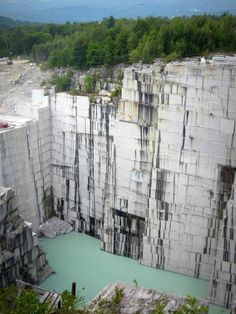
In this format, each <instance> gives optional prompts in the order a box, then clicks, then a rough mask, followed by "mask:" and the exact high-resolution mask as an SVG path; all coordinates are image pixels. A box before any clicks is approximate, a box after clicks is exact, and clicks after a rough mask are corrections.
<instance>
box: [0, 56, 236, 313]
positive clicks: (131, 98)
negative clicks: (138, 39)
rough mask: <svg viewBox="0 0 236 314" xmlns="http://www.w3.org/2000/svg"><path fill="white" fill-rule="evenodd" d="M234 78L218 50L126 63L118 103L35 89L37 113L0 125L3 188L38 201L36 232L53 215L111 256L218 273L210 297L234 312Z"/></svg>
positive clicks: (235, 64)
mask: <svg viewBox="0 0 236 314" xmlns="http://www.w3.org/2000/svg"><path fill="white" fill-rule="evenodd" d="M235 77H236V58H235V57H224V58H223V57H218V58H217V57H215V58H213V60H211V61H210V62H208V61H205V60H204V59H203V60H202V61H201V62H200V61H197V60H192V61H191V60H189V61H186V62H176V63H171V64H168V65H167V66H165V67H164V66H163V65H162V64H153V65H150V66H144V65H138V66H136V67H131V68H128V69H126V70H125V73H124V80H123V89H122V99H121V100H120V102H119V105H118V106H116V105H114V104H113V103H112V102H111V100H109V98H108V97H102V96H100V97H95V98H89V97H84V96H71V95H67V94H63V93H62V94H57V95H53V94H51V95H49V96H44V94H43V92H42V91H35V92H34V94H33V103H32V107H31V108H30V110H28V109H27V110H26V109H25V110H24V115H26V113H27V116H28V118H29V119H33V118H34V120H32V121H30V122H28V123H27V124H24V125H22V126H21V127H20V128H18V130H17V131H16V128H15V129H13V130H9V128H8V130H6V129H4V131H2V133H1V131H0V143H1V145H2V146H1V147H3V148H2V149H1V151H4V152H5V153H4V154H5V155H4V154H3V153H1V154H2V155H1V159H2V160H3V161H4V162H3V163H2V164H3V166H2V169H1V170H0V183H1V180H2V182H3V184H4V182H7V184H6V183H5V185H7V186H16V195H17V198H18V200H19V201H20V206H22V208H23V204H29V203H27V200H30V201H31V202H32V204H36V205H37V206H30V207H29V211H28V212H27V213H25V214H26V216H27V215H28V217H29V218H30V217H31V218H32V219H31V220H32V222H34V225H35V226H36V227H37V225H38V224H39V223H41V222H42V221H43V220H45V219H46V218H47V217H49V216H50V215H51V214H52V213H53V211H54V212H56V213H57V214H58V216H59V217H60V218H63V219H65V220H67V221H68V222H69V223H71V224H72V226H73V227H74V228H75V230H79V231H82V232H86V233H89V234H91V235H93V236H95V237H98V238H100V239H101V240H102V248H103V249H104V250H106V251H108V252H112V253H115V254H120V255H125V256H129V257H132V258H135V259H138V260H139V261H140V262H141V263H143V264H146V265H150V266H153V267H157V268H161V269H164V270H170V271H175V272H178V273H182V274H187V275H191V276H194V277H199V278H204V279H208V280H210V285H209V296H210V299H211V300H212V301H213V302H215V303H217V304H221V305H224V306H227V307H229V306H230V305H231V303H233V302H234V298H235V296H236V284H235V280H236V279H235V273H236V268H235V266H236V265H235V264H236V260H235V247H236V246H235V245H236V235H235V227H234V222H235V219H236V217H235V216H236V211H235V195H234V194H235V185H236V183H235V170H236V152H235V143H236V138H235V121H236V104H235V99H236V81H235ZM21 112H22V108H21ZM8 123H9V122H8ZM25 130H27V132H26V131H25ZM10 131H11V132H15V133H14V134H13V135H11V136H12V138H14V139H16V138H17V136H19V135H18V134H22V139H21V141H22V142H23V143H25V144H24V145H23V146H22V145H20V144H19V143H20V142H19V141H17V140H15V142H14V143H15V146H14V147H17V149H16V148H14V149H15V150H16V151H17V153H18V154H19V155H17V156H19V157H18V158H16V159H14V158H12V162H13V163H14V165H16V166H15V167H16V169H17V172H15V171H12V172H11V173H9V168H8V163H9V162H10V161H9V158H8V159H7V158H6V157H4V156H8V155H7V154H10V155H11V154H12V153H9V152H10V150H13V148H12V147H13V146H12V145H10V144H9V139H8V136H9V135H7V134H8V133H9V132H10ZM23 133H24V134H23ZM3 134H5V135H4V136H3ZM12 138H10V139H11V141H14V140H13V139H12ZM21 147H24V152H22V148H21ZM22 156H27V159H26V160H28V162H25V163H24V167H25V168H23V167H22V166H20V165H21V164H22V159H24V158H23V157H22ZM4 158H5V159H4ZM22 169H25V170H24V171H25V173H27V174H29V176H28V175H27V176H25V177H23V176H22V171H23V170H22ZM1 173H2V175H1ZM28 177H29V178H30V179H29V180H28V179H27V180H28V181H27V180H26V178H28ZM17 180H18V181H17ZM22 180H23V181H22ZM26 181H27V182H26ZM15 182H17V183H15ZM19 182H23V183H22V185H20V186H22V188H21V189H20V188H19ZM23 187H24V188H23ZM25 187H28V191H31V192H30V193H29V192H28V194H27V192H26V191H27V190H26V189H25ZM17 189H18V190H17ZM30 215H31V216H30ZM28 217H26V218H28Z"/></svg>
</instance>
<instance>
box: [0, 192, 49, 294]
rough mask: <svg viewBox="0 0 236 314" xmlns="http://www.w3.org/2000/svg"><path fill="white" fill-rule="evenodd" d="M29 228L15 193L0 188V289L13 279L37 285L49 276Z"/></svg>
mask: <svg viewBox="0 0 236 314" xmlns="http://www.w3.org/2000/svg"><path fill="white" fill-rule="evenodd" d="M29 225H30V224H29V223H26V222H24V220H23V218H22V217H21V216H20V215H19V211H18V209H17V207H16V199H15V194H14V192H13V191H12V190H11V189H5V188H2V187H0V256H1V258H0V288H2V287H5V286H6V285H8V284H10V283H12V282H13V281H14V280H15V279H16V278H18V279H22V280H25V281H28V282H31V283H38V282H40V281H42V280H43V279H44V278H45V276H47V275H48V274H49V273H50V268H49V267H48V265H47V262H46V260H45V254H44V253H43V252H42V251H41V250H40V248H39V247H38V245H37V235H36V234H34V233H32V230H31V228H30V227H29Z"/></svg>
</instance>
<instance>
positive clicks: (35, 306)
mask: <svg viewBox="0 0 236 314" xmlns="http://www.w3.org/2000/svg"><path fill="white" fill-rule="evenodd" d="M61 297H62V298H61V304H62V306H61V308H60V309H56V308H53V307H51V305H50V304H49V303H43V304H42V303H40V301H39V298H38V296H37V294H36V293H35V292H33V291H32V290H26V291H24V292H23V294H21V295H20V296H18V292H17V289H16V287H15V286H9V287H7V288H4V289H0V313H1V314H87V313H88V311H87V310H86V308H85V303H84V299H83V297H78V296H73V295H72V294H71V293H70V292H69V291H67V290H65V291H64V292H63V293H62V296H61ZM123 297H124V291H123V289H120V288H117V287H116V288H115V293H114V295H113V297H112V299H111V300H107V299H101V298H99V300H98V307H97V309H96V311H94V313H96V314H115V313H120V309H119V306H120V303H121V301H122V299H123ZM166 305H167V299H166V298H165V297H162V298H161V299H160V300H159V301H158V303H157V305H156V309H155V311H154V312H152V314H164V313H165V308H166ZM205 313H207V307H206V306H205V305H199V303H198V301H197V299H196V298H194V297H191V296H188V297H187V302H186V303H185V304H183V305H182V306H181V307H180V308H179V309H177V310H176V311H174V314H205Z"/></svg>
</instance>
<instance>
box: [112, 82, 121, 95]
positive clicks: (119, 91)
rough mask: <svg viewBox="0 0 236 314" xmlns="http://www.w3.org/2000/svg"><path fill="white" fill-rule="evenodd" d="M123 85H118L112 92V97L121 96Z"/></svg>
mask: <svg viewBox="0 0 236 314" xmlns="http://www.w3.org/2000/svg"><path fill="white" fill-rule="evenodd" d="M121 90H122V85H118V86H117V87H116V89H115V90H114V91H113V92H112V93H111V97H121Z"/></svg>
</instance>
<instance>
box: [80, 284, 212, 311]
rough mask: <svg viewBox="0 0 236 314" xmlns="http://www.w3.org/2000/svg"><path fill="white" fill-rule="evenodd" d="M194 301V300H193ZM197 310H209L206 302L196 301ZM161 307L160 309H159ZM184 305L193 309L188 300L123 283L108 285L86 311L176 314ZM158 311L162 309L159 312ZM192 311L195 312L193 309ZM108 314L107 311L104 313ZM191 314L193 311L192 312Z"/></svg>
mask: <svg viewBox="0 0 236 314" xmlns="http://www.w3.org/2000/svg"><path fill="white" fill-rule="evenodd" d="M192 301H193V300H192ZM109 302H110V303H109ZM194 304H195V305H194V307H195V310H197V309H202V308H203V307H204V308H205V309H206V310H207V309H208V304H207V303H206V302H205V301H201V300H195V301H194ZM158 305H159V307H158ZM183 305H185V306H186V307H187V308H188V307H189V308H190V307H191V306H190V304H189V303H188V300H187V298H184V297H180V296H174V295H169V294H164V293H161V292H159V291H156V290H152V289H147V288H143V287H138V286H133V285H129V284H127V283H123V282H115V283H111V284H108V285H107V286H106V287H105V288H104V289H103V290H102V291H101V292H100V293H99V294H98V296H97V297H96V298H95V299H94V300H92V301H91V302H90V304H89V305H88V306H87V308H86V310H87V311H88V312H89V313H94V312H96V311H97V312H100V311H102V310H103V311H104V310H105V309H108V310H110V311H112V309H111V307H112V306H113V307H114V313H120V314H134V313H140V314H148V313H156V312H157V313H159V311H160V313H162V312H163V313H175V312H176V311H177V310H179V309H180V308H181V307H182V306H183ZM158 309H162V311H161V310H159V311H158ZM192 311H194V309H193V307H192ZM104 312H106V311H104ZM190 313H191V310H190Z"/></svg>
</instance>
